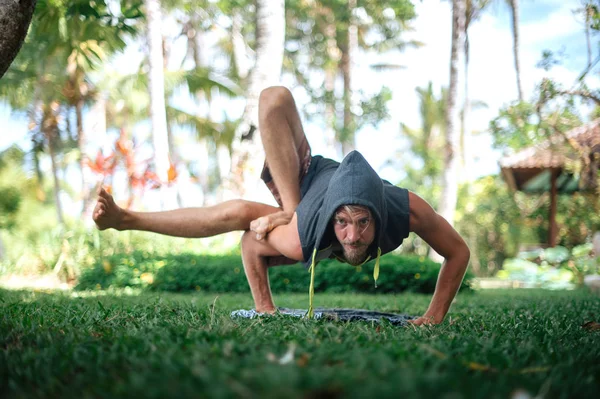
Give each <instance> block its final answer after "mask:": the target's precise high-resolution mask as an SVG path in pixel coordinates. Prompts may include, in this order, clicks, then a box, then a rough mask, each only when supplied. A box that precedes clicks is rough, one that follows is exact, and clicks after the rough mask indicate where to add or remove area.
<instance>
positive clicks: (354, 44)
mask: <svg viewBox="0 0 600 399" xmlns="http://www.w3.org/2000/svg"><path fill="white" fill-rule="evenodd" d="M355 8H356V0H349V1H348V14H349V18H350V20H349V21H348V32H347V34H348V39H347V40H348V43H347V45H346V46H344V47H345V48H343V49H342V62H341V67H342V75H343V77H344V126H343V128H342V137H341V140H340V141H341V144H342V155H344V156H345V155H346V154H348V153H349V152H350V151H352V150H354V149H356V143H355V133H356V124H355V123H354V114H353V113H352V107H353V105H354V90H353V87H352V77H353V76H352V75H353V69H354V68H353V67H354V65H353V63H354V57H355V56H356V54H357V50H358V28H357V26H356V24H355V23H354V16H353V12H354V9H355Z"/></svg>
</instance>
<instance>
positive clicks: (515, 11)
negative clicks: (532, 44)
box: [508, 0, 523, 101]
mask: <svg viewBox="0 0 600 399" xmlns="http://www.w3.org/2000/svg"><path fill="white" fill-rule="evenodd" d="M508 1H509V5H510V10H511V16H512V33H513V53H514V57H515V72H516V77H517V91H518V93H519V101H523V86H522V85H521V61H520V59H519V0H508Z"/></svg>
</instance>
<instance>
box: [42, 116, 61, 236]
mask: <svg viewBox="0 0 600 399" xmlns="http://www.w3.org/2000/svg"><path fill="white" fill-rule="evenodd" d="M42 123H43V122H42ZM42 128H43V129H45V127H42ZM48 129H49V130H48V131H46V132H45V135H46V138H47V140H48V153H49V154H50V164H51V166H52V179H53V181H54V202H55V204H56V217H57V219H58V224H60V225H61V226H62V225H64V224H65V218H64V216H63V211H62V204H61V202H60V181H59V179H58V164H57V160H56V137H55V136H56V134H57V133H56V132H55V131H54V129H53V128H48Z"/></svg>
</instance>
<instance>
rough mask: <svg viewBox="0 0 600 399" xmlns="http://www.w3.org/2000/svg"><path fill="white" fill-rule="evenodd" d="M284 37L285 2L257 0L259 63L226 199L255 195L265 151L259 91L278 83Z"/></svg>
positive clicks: (237, 140) (251, 78) (238, 136)
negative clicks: (260, 121)
mask: <svg viewBox="0 0 600 399" xmlns="http://www.w3.org/2000/svg"><path fill="white" fill-rule="evenodd" d="M284 38H285V6H284V0H257V1H256V63H255V65H254V68H253V69H252V72H250V75H249V85H248V91H247V94H246V107H245V108H244V114H243V115H242V122H241V123H240V125H239V127H238V128H237V130H236V132H235V137H234V141H233V155H232V162H231V163H232V167H231V172H230V174H231V175H230V177H229V181H228V187H226V190H227V191H228V193H227V195H226V196H228V197H229V196H231V197H234V196H235V197H242V196H247V195H249V196H253V195H256V190H257V188H258V187H259V184H260V182H259V179H258V176H259V174H260V171H261V168H262V164H263V161H264V151H263V149H262V143H261V140H260V134H258V132H257V131H256V129H257V127H258V97H259V95H260V92H261V91H262V90H263V89H265V88H267V87H269V86H272V85H276V84H278V83H279V76H280V75H281V67H282V64H283V52H284Z"/></svg>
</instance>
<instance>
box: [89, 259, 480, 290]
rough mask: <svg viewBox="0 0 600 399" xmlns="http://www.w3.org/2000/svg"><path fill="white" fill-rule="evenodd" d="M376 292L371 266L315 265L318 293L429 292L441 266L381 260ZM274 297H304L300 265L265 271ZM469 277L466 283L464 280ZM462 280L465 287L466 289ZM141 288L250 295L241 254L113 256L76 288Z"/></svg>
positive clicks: (305, 275)
mask: <svg viewBox="0 0 600 399" xmlns="http://www.w3.org/2000/svg"><path fill="white" fill-rule="evenodd" d="M380 267H381V272H380V278H379V280H378V282H377V288H375V286H374V284H373V278H372V262H371V264H367V265H364V266H359V267H353V266H349V265H347V264H341V263H339V262H335V261H331V260H325V261H323V262H321V263H319V266H318V268H317V275H316V279H315V290H316V291H317V292H319V291H321V292H368V293H393V292H402V291H407V290H408V291H414V292H425V293H432V292H433V290H434V289H435V284H436V281H437V276H438V273H439V269H440V266H439V264H437V263H434V262H432V261H430V260H428V259H425V258H423V257H420V258H419V257H414V256H413V257H410V256H398V255H387V256H385V257H383V258H382V259H381V265H380ZM269 276H270V284H271V288H272V289H273V291H274V292H276V293H277V292H305V291H307V289H308V284H309V277H310V276H309V273H307V271H306V269H305V268H304V267H303V266H302V265H300V264H298V265H295V266H288V267H283V266H280V267H273V268H270V269H269ZM468 279H469V277H467V278H466V279H465V280H466V281H468ZM466 281H465V282H464V283H463V288H465V287H467V284H466ZM110 287H112V288H123V287H140V288H148V289H153V290H163V291H174V292H180V291H194V290H196V291H209V292H247V291H248V290H249V288H248V283H247V281H246V276H245V275H244V267H243V265H242V263H241V258H240V256H239V255H231V256H205V255H196V254H189V253H187V254H186V253H183V254H177V255H163V256H157V255H156V254H155V253H151V252H142V251H134V252H132V253H129V254H123V253H115V254H114V255H112V256H108V257H105V258H104V259H102V260H98V261H97V262H96V263H95V264H94V266H93V267H91V268H89V269H85V270H83V273H82V275H81V277H80V279H79V284H78V286H77V288H78V289H107V288H110Z"/></svg>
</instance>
